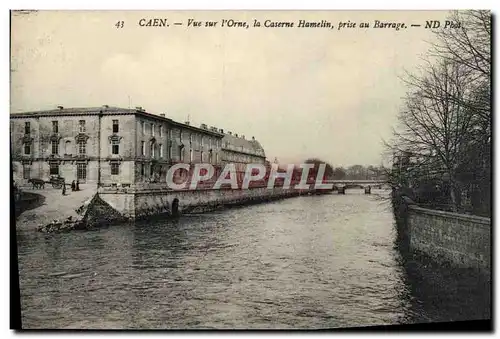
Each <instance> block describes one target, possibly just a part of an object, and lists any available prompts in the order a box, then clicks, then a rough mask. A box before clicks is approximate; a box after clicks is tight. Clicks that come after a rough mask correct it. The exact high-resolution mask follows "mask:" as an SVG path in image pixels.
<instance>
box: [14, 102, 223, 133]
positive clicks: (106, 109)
mask: <svg viewBox="0 0 500 339" xmlns="http://www.w3.org/2000/svg"><path fill="white" fill-rule="evenodd" d="M97 114H103V115H127V114H134V115H139V116H143V117H147V118H152V119H155V120H162V121H166V122H168V123H170V124H171V125H174V126H177V127H181V128H184V129H190V130H194V131H197V132H202V133H206V134H212V135H215V136H218V137H222V136H223V135H224V134H223V133H222V132H220V131H219V130H217V129H208V128H201V127H195V126H192V125H189V124H184V123H181V122H178V121H174V120H172V119H170V118H167V117H164V116H161V115H158V114H153V113H148V112H146V111H145V110H144V109H142V107H136V108H121V107H113V106H107V105H104V106H100V107H68V108H66V107H62V106H59V108H56V109H51V110H43V111H32V112H20V113H11V114H10V117H11V119H20V118H28V117H32V118H35V117H49V116H79V115H97Z"/></svg>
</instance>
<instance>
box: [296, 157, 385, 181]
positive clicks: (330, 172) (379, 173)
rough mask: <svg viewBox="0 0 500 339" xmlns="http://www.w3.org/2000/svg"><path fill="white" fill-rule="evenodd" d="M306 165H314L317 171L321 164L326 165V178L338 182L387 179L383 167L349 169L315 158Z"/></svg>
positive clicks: (359, 166) (355, 166) (354, 166)
mask: <svg viewBox="0 0 500 339" xmlns="http://www.w3.org/2000/svg"><path fill="white" fill-rule="evenodd" d="M305 163H306V164H314V165H315V166H314V169H315V170H317V168H319V165H320V164H325V178H329V179H336V180H384V179H386V178H387V176H386V174H387V169H386V168H384V167H383V166H372V165H369V166H363V165H353V166H349V167H345V168H344V167H333V166H332V165H330V164H329V163H327V162H325V161H323V160H321V159H317V158H313V159H307V160H306V161H305Z"/></svg>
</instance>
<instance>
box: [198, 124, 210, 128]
mask: <svg viewBox="0 0 500 339" xmlns="http://www.w3.org/2000/svg"><path fill="white" fill-rule="evenodd" d="M200 127H201V128H203V129H208V128H207V124H201V125H200Z"/></svg>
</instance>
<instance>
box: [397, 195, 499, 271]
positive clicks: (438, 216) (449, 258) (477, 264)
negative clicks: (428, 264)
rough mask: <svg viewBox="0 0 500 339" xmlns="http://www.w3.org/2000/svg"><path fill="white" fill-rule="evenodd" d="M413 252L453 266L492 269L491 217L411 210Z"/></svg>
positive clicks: (409, 226)
mask: <svg viewBox="0 0 500 339" xmlns="http://www.w3.org/2000/svg"><path fill="white" fill-rule="evenodd" d="M407 227H408V233H409V238H410V250H411V251H412V252H415V253H420V254H423V255H425V256H426V257H428V258H430V259H432V260H434V261H436V262H443V263H450V264H452V265H453V266H457V267H463V268H474V269H479V270H481V271H485V272H487V271H489V270H490V267H491V266H490V264H491V262H490V260H491V220H490V219H489V218H483V217H477V216H471V215H465V214H458V213H450V212H444V211H437V210H430V209H425V208H421V207H417V206H415V205H410V206H409V207H408V226H407Z"/></svg>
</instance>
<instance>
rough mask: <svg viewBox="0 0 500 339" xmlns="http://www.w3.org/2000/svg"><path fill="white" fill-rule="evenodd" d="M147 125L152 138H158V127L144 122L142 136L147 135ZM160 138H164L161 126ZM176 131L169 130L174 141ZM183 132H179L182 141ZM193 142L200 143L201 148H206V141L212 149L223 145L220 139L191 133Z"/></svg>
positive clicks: (170, 137)
mask: <svg viewBox="0 0 500 339" xmlns="http://www.w3.org/2000/svg"><path fill="white" fill-rule="evenodd" d="M146 125H149V126H150V127H149V128H148V129H149V131H150V134H151V136H152V137H154V136H156V125H155V124H153V123H151V124H147V123H145V122H144V121H141V129H142V134H143V135H146ZM158 132H159V134H158V136H159V137H160V138H162V137H163V125H160V126H159V129H158ZM173 133H174V130H173V129H170V130H169V139H170V140H172V139H173V138H174V135H173ZM182 136H183V135H182V130H180V131H179V138H180V139H181V140H182ZM193 140H195V141H196V142H198V143H199V144H200V145H201V146H204V144H205V141H206V140H208V141H207V142H208V143H207V145H208V146H209V147H210V148H212V147H220V145H221V141H220V140H219V139H213V138H210V137H204V136H203V135H201V134H194V133H190V134H189V142H190V143H193Z"/></svg>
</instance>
